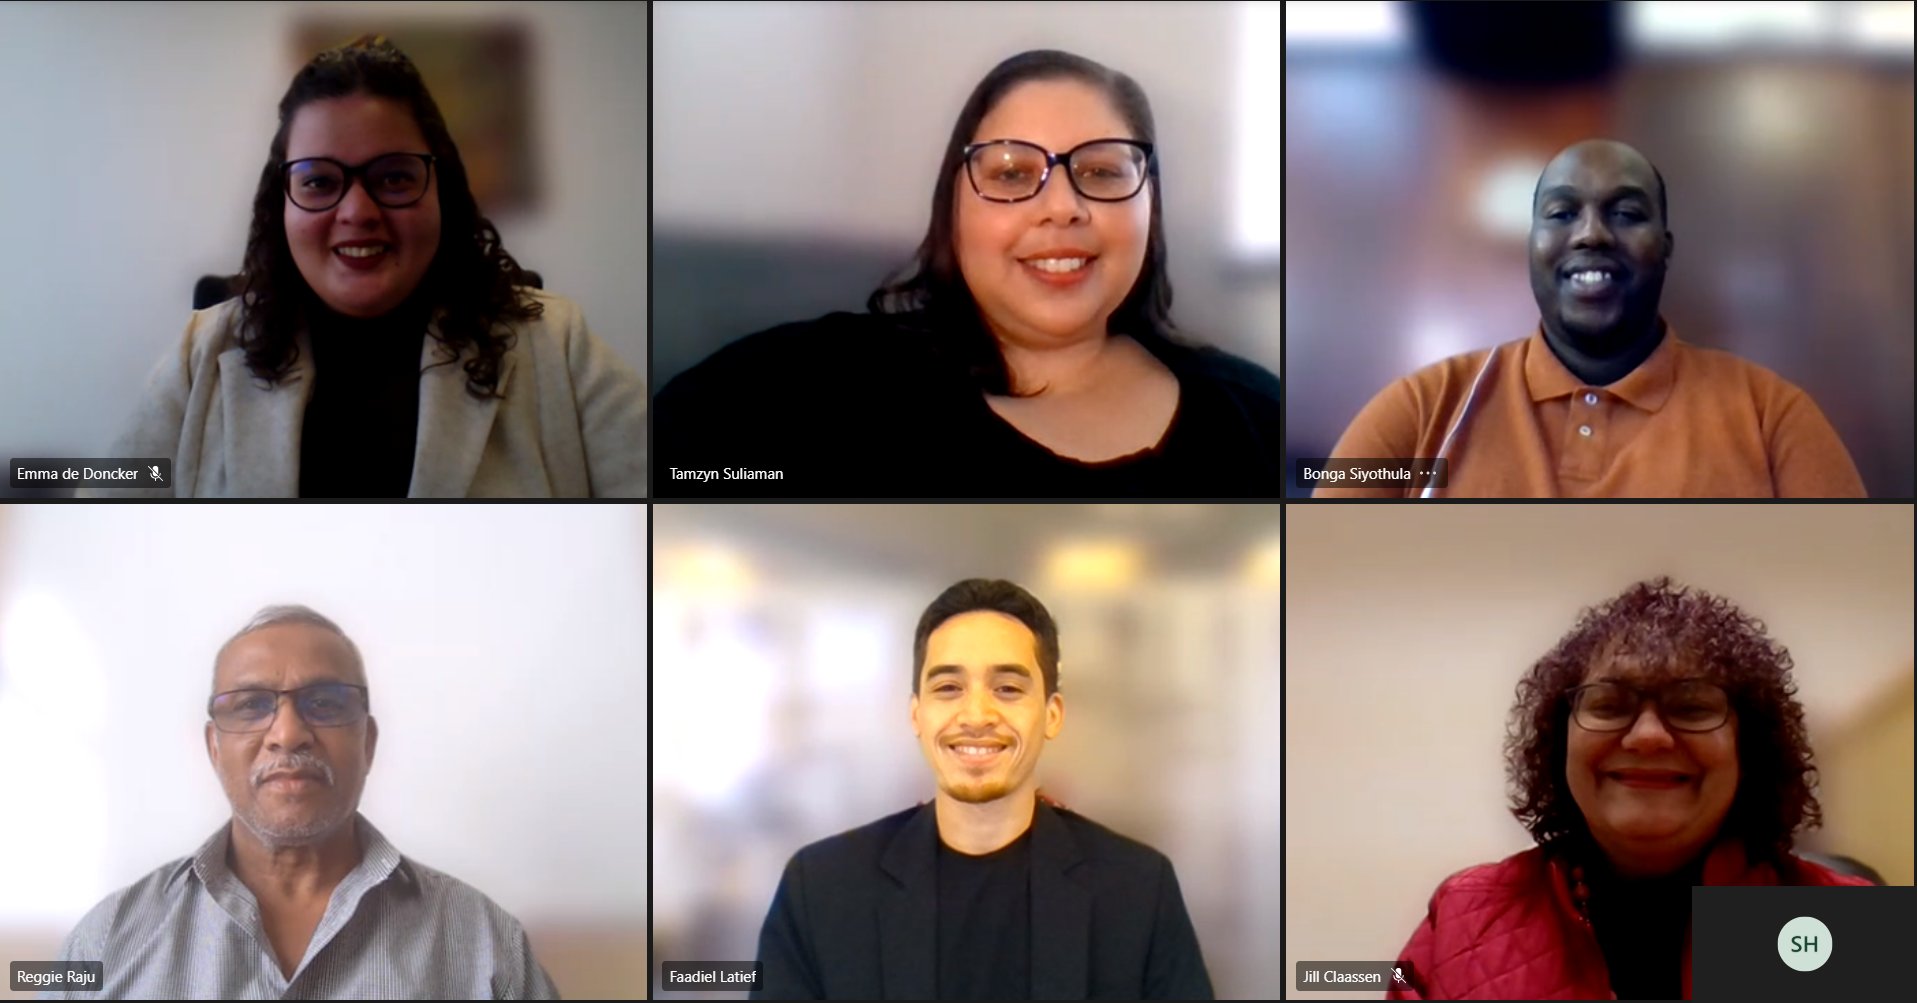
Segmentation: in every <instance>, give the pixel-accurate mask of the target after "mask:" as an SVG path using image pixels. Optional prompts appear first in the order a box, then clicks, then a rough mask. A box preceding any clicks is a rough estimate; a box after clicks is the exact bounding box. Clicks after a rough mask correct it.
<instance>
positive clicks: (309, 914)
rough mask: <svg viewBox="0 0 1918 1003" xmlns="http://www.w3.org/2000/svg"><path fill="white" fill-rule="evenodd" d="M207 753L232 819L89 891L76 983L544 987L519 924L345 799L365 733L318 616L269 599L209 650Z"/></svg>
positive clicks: (351, 653) (528, 991)
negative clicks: (95, 972) (105, 891)
mask: <svg viewBox="0 0 1918 1003" xmlns="http://www.w3.org/2000/svg"><path fill="white" fill-rule="evenodd" d="M207 716H208V721H207V724H206V750H207V759H208V760H209V761H210V762H211V763H212V765H213V770H214V772H215V773H216V774H218V775H219V778H220V784H221V786H222V787H224V788H225V789H226V796H227V800H228V801H229V802H230V803H231V804H232V806H233V818H232V820H231V821H230V822H229V823H228V824H226V825H223V826H221V827H220V830H219V831H218V832H216V833H214V834H213V838H211V839H209V840H207V841H206V843H205V844H203V845H202V846H201V847H200V849H199V850H198V851H197V852H196V853H194V855H192V856H190V857H187V858H185V859H183V860H179V861H175V862H173V863H170V864H168V865H166V866H164V867H162V868H160V869H159V870H157V871H154V872H153V873H152V874H149V875H148V876H146V877H145V878H143V879H141V880H140V881H138V882H136V883H134V884H133V885H131V886H130V887H128V888H126V889H123V890H121V891H119V892H116V893H114V894H113V895H111V896H109V897H108V898H107V899H106V901H104V902H102V903H100V904H99V905H98V906H96V907H95V908H94V909H93V911H92V912H90V913H88V914H87V916H86V918H85V919H83V920H81V921H80V925H79V926H78V927H77V928H76V929H75V930H74V931H73V933H72V935H71V936H69V937H68V938H67V942H66V945H65V946H64V947H63V949H62V953H61V958H62V959H64V960H67V961H99V962H102V963H103V967H104V971H103V976H104V977H103V985H102V986H101V987H100V988H99V989H98V990H97V991H95V992H92V993H86V994H78V993H75V994H71V995H73V996H76V997H77V996H81V995H84V996H86V997H88V998H98V997H101V996H105V997H107V998H115V999H119V998H130V997H147V998H168V999H180V998H207V999H215V998H217V999H239V998H261V997H266V998H309V999H325V998H360V999H413V998H435V999H447V998H450V999H487V998H491V999H552V998H556V994H555V992H554V989H553V984H552V982H551V981H550V980H549V979H548V978H547V976H546V973H545V972H544V971H543V970H542V969H541V968H540V966H539V963H538V962H537V961H535V960H534V958H533V952H532V949H531V947H530V945H529V944H528V942H527V939H526V934H525V931H524V930H522V929H521V927H520V925H519V922H518V921H517V920H515V919H514V918H513V917H512V916H510V915H508V914H507V913H506V912H505V910H503V909H501V908H500V907H499V906H497V905H495V904H494V903H493V902H492V900H490V899H488V898H487V897H486V896H484V895H482V894H480V893H479V892H478V891H476V890H475V889H473V888H472V887H470V886H468V885H466V884H464V883H462V882H460V881H458V880H456V879H454V878H452V877H449V876H447V875H445V874H442V873H440V872H438V871H435V870H433V869H431V868H428V867H425V866H423V865H421V864H419V863H418V862H416V861H413V860H411V859H408V858H407V857H404V856H402V855H401V854H400V852H399V851H398V850H396V849H394V847H393V845H392V844H391V843H389V842H387V841H386V838H385V837H384V836H382V835H380V832H379V830H377V829H375V828H373V826H372V824H371V823H369V822H367V820H366V819H364V818H362V817H361V816H360V815H359V813H358V808H359V802H360V792H361V790H362V788H363V787H364V785H365V781H366V774H367V772H368V770H369V769H371V767H372V765H373V753H374V750H375V748H376V747H377V746H378V744H379V737H380V731H379V725H378V723H377V722H376V721H375V720H374V719H373V718H372V716H371V702H370V698H369V691H368V688H367V680H366V667H365V664H364V663H363V662H362V661H361V658H360V653H359V649H358V647H357V646H355V645H354V644H353V642H352V640H351V639H349V638H348V637H347V636H346V634H345V633H344V632H343V631H342V630H341V629H340V628H339V626H338V625H336V624H334V623H333V622H332V621H331V620H328V619H327V618H326V617H324V616H321V615H320V614H318V613H316V612H314V611H312V610H310V609H307V608H306V607H303V606H272V607H268V608H266V609H264V610H262V611H261V612H260V613H259V614H258V615H257V616H255V617H254V618H253V620H252V622H250V623H248V624H247V625H246V626H245V627H244V628H242V629H241V630H240V632H239V633H238V634H236V635H235V636H234V637H233V638H232V639H231V640H229V641H228V642H227V643H226V645H225V646H224V647H222V648H221V649H220V652H219V654H218V656H216V658H215V660H214V669H213V696H212V698H211V699H210V700H209V701H208V703H207Z"/></svg>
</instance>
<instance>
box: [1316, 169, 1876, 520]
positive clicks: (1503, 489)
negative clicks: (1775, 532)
mask: <svg viewBox="0 0 1918 1003" xmlns="http://www.w3.org/2000/svg"><path fill="white" fill-rule="evenodd" d="M1673 244H1674V239H1673V237H1672V233H1671V231H1670V229H1668V227H1667V218H1666V200H1665V180H1664V178H1663V176H1661V175H1660V174H1659V173H1658V171H1657V169H1656V168H1654V167H1653V166H1652V164H1651V162H1650V161H1648V160H1646V159H1645V157H1644V156H1643V155H1642V154H1640V153H1639V152H1638V151H1637V150H1634V149H1632V148H1631V147H1629V146H1626V145H1625V144H1623V143H1617V142H1612V141H1610V140H1587V141H1585V142H1581V143H1577V144H1575V145H1573V146H1571V147H1569V148H1567V149H1566V150H1564V151H1563V152H1561V153H1560V154H1559V155H1558V156H1556V157H1554V158H1553V159H1552V162H1551V163H1550V164H1548V165H1546V168H1545V172H1544V173H1543V174H1541V175H1540V176H1539V179H1538V187H1537V190H1536V192H1535V194H1534V195H1533V198H1532V230H1531V242H1530V259H1531V266H1530V268H1531V280H1532V295H1533V297H1534V298H1535V299H1537V300H1538V307H1539V316H1540V321H1539V327H1538V329H1537V330H1536V331H1534V332H1533V333H1532V335H1531V336H1530V337H1528V338H1524V339H1521V340H1518V341H1512V342H1507V343H1505V344H1503V345H1500V346H1498V347H1496V348H1492V349H1481V350H1479V351H1475V352H1468V353H1466V354H1464V355H1458V356H1454V357H1452V358H1450V359H1446V360H1444V361H1442V362H1438V363H1435V364H1433V365H1431V366H1427V367H1426V368H1424V369H1421V370H1419V371H1418V372H1416V373H1413V374H1412V375H1411V376H1408V377H1406V378H1404V379H1402V380H1399V381H1398V382H1397V383H1394V384H1393V385H1391V386H1389V387H1387V388H1385V390H1383V391H1382V392H1380V393H1379V395H1378V396H1377V397H1374V398H1373V399H1372V401H1371V403H1369V404H1367V405H1366V406H1365V408H1364V410H1362V411H1360V412H1359V415H1358V417H1357V418H1356V419H1354V420H1353V422H1352V424H1351V426H1350V427H1348V428H1347V429H1346V431H1345V435H1344V436H1342V437H1341V438H1340V439H1339V443H1338V445H1337V446H1336V447H1334V449H1333V456H1334V457H1337V458H1342V459H1430V458H1440V457H1442V458H1444V459H1446V460H1447V461H1448V466H1449V470H1448V477H1447V483H1446V485H1445V486H1444V487H1443V488H1437V489H1434V490H1433V492H1432V493H1433V494H1439V495H1444V496H1449V497H1459V498H1463V497H1493V498H1533V497H1544V498H1557V497H1609V498H1618V497H1625V498H1661V497H1706V498H1774V497H1776V498H1829V497H1862V496H1863V495H1864V493H1865V492H1864V484H1863V482H1862V481H1860V479H1859V477H1858V470H1857V468H1856V467H1854V466H1853V465H1852V461H1851V455H1850V454H1849V453H1847V452H1846V451H1845V446H1844V443H1843V442H1841V441H1839V438H1838V434H1837V432H1835V431H1834V430H1833V429H1832V427H1831V423H1830V422H1828V421H1826V420H1825V416H1824V414H1823V413H1822V412H1820V411H1819V410H1818V406H1817V405H1816V404H1814V403H1812V400H1811V398H1810V397H1808V396H1806V394H1805V392H1804V391H1802V390H1800V389H1798V388H1797V387H1795V386H1793V385H1792V384H1790V383H1787V382H1786V381H1785V380H1783V379H1781V378H1780V377H1779V376H1777V375H1776V374H1774V373H1772V372H1771V371H1769V370H1767V369H1764V368H1762V367H1760V366H1757V365H1754V364H1753V363H1750V362H1746V361H1745V360H1743V359H1740V358H1738V357H1736V356H1734V355H1731V354H1729V353H1727V352H1722V351H1716V350H1712V349H1706V348H1699V347H1696V346H1694V345H1690V344H1687V343H1686V342H1684V341H1682V340H1680V338H1679V335H1678V332H1677V331H1676V330H1674V329H1673V328H1672V326H1671V325H1670V324H1668V323H1666V321H1665V319H1664V318H1663V317H1661V316H1659V313H1658V303H1659V296H1660V293H1661V292H1662V291H1663V289H1664V285H1665V269H1666V265H1667V263H1668V262H1669V261H1670V259H1671V256H1672V248H1673ZM1421 493H1423V486H1422V485H1411V486H1406V485H1400V484H1395V485H1394V486H1390V487H1376V488H1372V487H1367V488H1336V487H1326V488H1321V489H1319V490H1318V491H1317V492H1316V495H1317V496H1318V497H1334V498H1342V497H1393V496H1405V495H1410V496H1418V495H1420V494H1421Z"/></svg>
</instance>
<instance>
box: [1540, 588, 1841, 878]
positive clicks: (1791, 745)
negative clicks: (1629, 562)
mask: <svg viewBox="0 0 1918 1003" xmlns="http://www.w3.org/2000/svg"><path fill="white" fill-rule="evenodd" d="M1601 661H1608V662H1609V661H1624V662H1629V663H1633V664H1636V665H1638V666H1640V667H1642V668H1644V669H1647V670H1650V671H1654V672H1684V673H1686V674H1692V673H1697V674H1700V675H1703V676H1704V677H1706V678H1708V679H1710V680H1712V681H1713V682H1716V683H1717V684H1719V685H1720V686H1722V687H1724V688H1725V691H1726V693H1727V694H1729V695H1730V696H1731V701H1732V708H1733V710H1734V712H1735V713H1736V715H1737V722H1738V793H1737V795H1736V796H1734V797H1733V799H1732V806H1731V810H1730V811H1728V812H1727V813H1726V815H1725V820H1724V822H1723V823H1721V825H1720V827H1719V838H1720V839H1727V838H1731V839H1738V840H1740V841H1741V842H1743V844H1744V847H1745V852H1746V856H1747V858H1748V859H1750V860H1753V861H1767V862H1770V863H1773V864H1780V863H1782V862H1783V861H1784V857H1785V855H1786V854H1788V853H1790V852H1791V847H1792V836H1793V834H1794V833H1796V832H1797V831H1798V830H1800V829H1809V828H1813V827H1816V826H1817V825H1818V824H1819V823H1820V821H1821V818H1820V814H1819V810H1818V796H1817V794H1816V793H1815V789H1816V787H1817V780H1818V769H1817V767H1815V766H1813V765H1812V756H1811V742H1810V740H1809V739H1808V738H1807V737H1806V735H1805V712H1804V708H1803V707H1802V706H1800V705H1799V703H1798V700H1797V698H1796V695H1797V692H1798V688H1797V686H1796V684H1794V683H1793V682H1792V677H1791V670H1792V660H1791V653H1790V652H1788V651H1786V650H1785V648H1784V646H1783V645H1781V644H1779V643H1778V642H1776V641H1773V640H1772V639H1771V638H1770V637H1768V636H1766V634H1765V625H1764V624H1763V623H1761V622H1760V621H1758V620H1757V619H1756V618H1754V617H1752V616H1749V615H1747V614H1746V613H1745V612H1743V611H1742V610H1740V609H1739V608H1738V607H1736V606H1734V605H1732V604H1731V602H1730V601H1728V600H1726V599H1723V598H1720V597H1718V596H1715V595H1712V594H1711V593H1708V592H1701V591H1698V590H1696V589H1688V588H1685V587H1683V586H1679V585H1674V584H1672V581H1671V579H1669V578H1657V579H1653V580H1651V581H1645V582H1639V583H1638V584H1636V585H1633V586H1632V587H1631V588H1629V589H1626V590H1625V591H1624V592H1623V593H1621V594H1620V595H1618V596H1616V597H1614V598H1613V599H1611V600H1609V601H1608V602H1605V603H1603V604H1602V605H1599V606H1595V607H1592V608H1590V609H1587V610H1585V611H1583V612H1582V613H1581V614H1580V615H1579V618H1578V622H1577V624H1575V625H1574V626H1573V627H1572V630H1571V632H1570V633H1568V634H1566V635H1565V636H1564V637H1563V638H1561V639H1560V640H1559V642H1558V644H1557V645H1556V646H1555V647H1553V648H1552V650H1551V651H1550V652H1548V653H1547V654H1546V655H1545V657H1543V658H1541V659H1539V660H1538V661H1537V662H1536V663H1535V664H1533V666H1532V668H1531V671H1529V672H1527V673H1526V674H1525V678H1523V679H1521V680H1520V681H1519V684H1518V692H1517V700H1516V701H1515V703H1514V704H1513V707H1512V717H1511V726H1510V729H1509V731H1508V732H1507V735H1506V739H1505V757H1506V771H1507V777H1508V780H1509V781H1510V785H1511V808H1512V814H1514V815H1516V816H1517V817H1518V820H1519V822H1520V823H1521V824H1523V825H1524V826H1525V828H1526V829H1528V830H1529V831H1530V832H1531V834H1532V838H1533V839H1534V840H1536V841H1537V842H1538V844H1539V845H1540V846H1544V847H1547V848H1548V849H1564V850H1566V851H1568V852H1571V853H1589V852H1590V851H1591V845H1592V841H1591V830H1590V829H1589V828H1588V827H1587V826H1586V822H1585V816H1584V813H1583V812H1581V811H1580V810H1579V807H1578V803H1577V802H1576V801H1574V800H1573V798H1572V792H1571V788H1570V786H1569V784H1568V782H1567V781H1566V779H1565V764H1566V757H1567V749H1566V742H1567V740H1568V738H1569V732H1570V727H1569V725H1570V718H1571V697H1570V696H1569V694H1568V693H1567V691H1568V690H1570V689H1571V688H1572V687H1574V686H1577V685H1579V684H1580V683H1581V682H1583V681H1584V679H1585V676H1586V674H1587V673H1588V672H1590V671H1591V669H1592V668H1593V667H1594V666H1595V665H1596V664H1598V663H1599V662H1601Z"/></svg>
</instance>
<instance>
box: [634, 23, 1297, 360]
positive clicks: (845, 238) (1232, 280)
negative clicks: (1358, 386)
mask: <svg viewBox="0 0 1918 1003" xmlns="http://www.w3.org/2000/svg"><path fill="white" fill-rule="evenodd" d="M653 31H654V34H655V36H656V41H655V43H654V46H653V59H654V69H653V84H654V88H655V90H656V92H657V94H658V98H657V100H655V101H654V103H653V116H654V122H653V130H654V131H653V136H654V154H653V164H654V168H655V170H656V171H657V174H656V175H655V184H654V187H653V251H654V262H655V272H654V280H655V283H654V284H655V294H654V328H653V332H654V333H653V345H652V350H653V357H652V369H651V378H652V382H653V386H654V387H655V388H658V387H659V386H660V385H662V384H664V383H665V382H666V381H667V380H669V379H671V378H672V377H674V376H676V375H678V374H679V373H680V372H681V371H682V370H684V369H686V368H687V367H689V366H691V365H693V364H695V363H697V362H699V361H700V360H701V359H703V358H705V357H706V356H707V355H709V354H711V353H712V352H713V351H714V350H715V349H717V348H719V347H720V346H722V345H724V344H726V343H728V342H730V341H733V340H735V339H737V338H740V337H743V336H744V335H747V334H751V333H753V332H755V331H759V330H763V329H765V328H767V327H771V326H773V325H776V324H781V323H786V322H790V321H799V320H811V319H813V318H815V317H818V316H820V315H822V314H825V313H828V312H831V311H834V310H855V311H863V310H864V309H865V302H866V297H867V295H868V294H870V293H871V292H872V291H873V290H874V289H875V288H877V287H878V286H879V284H880V283H881V282H882V281H884V280H885V278H886V277H887V276H888V275H889V274H890V273H891V272H892V271H893V270H895V269H897V268H899V267H900V266H902V265H904V264H905V263H906V262H907V260H908V259H909V258H910V257H911V255H912V252H913V251H914V249H915V248H917V247H918V246H919V241H920V240H921V239H922V238H923V237H924V236H925V234H926V228H927V226H928V224H929V223H930V221H931V217H930V211H931V203H932V189H933V185H934V183H935V182H936V181H937V178H936V177H935V174H936V173H937V172H938V169H939V162H940V156H941V154H942V153H943V151H944V148H945V143H946V140H947V138H948V136H949V134H950V133H951V131H952V125H953V122H954V121H956V120H957V119H958V117H959V109H960V106H961V105H963V104H964V103H965V100H966V97H967V96H968V95H970V94H971V93H972V89H973V87H974V86H976V85H977V84H978V83H979V81H980V80H981V79H982V78H983V77H984V76H985V75H986V73H987V72H989V71H990V70H991V69H992V68H993V66H995V65H997V64H998V63H999V62H1000V61H1001V60H1004V59H1006V58H1007V57H1009V56H1012V55H1015V54H1017V53H1020V52H1024V51H1026V50H1028V49H1041V48H1053V49H1065V50H1067V51H1070V52H1075V53H1078V54H1079V55H1082V56H1086V57H1088V58H1091V59H1094V60H1097V61H1099V62H1101V63H1104V64H1106V65H1107V66H1110V67H1112V68H1113V69H1116V70H1119V71H1121V72H1123V73H1126V74H1128V75H1130V76H1131V77H1132V78H1133V79H1135V80H1137V81H1138V82H1139V85H1140V86H1141V87H1143V88H1144V89H1145V92H1146V96H1147V98H1148V99H1149V100H1150V101H1151V103H1152V111H1153V115H1154V117H1155V119H1156V120H1157V124H1158V128H1159V145H1158V158H1159V168H1160V179H1161V184H1162V189H1163V198H1164V206H1165V227H1166V240H1167V245H1168V256H1169V261H1170V266H1171V279H1172V285H1173V289H1174V290H1175V292H1176V293H1177V297H1176V301H1175V308H1174V317H1175V319H1176V320H1177V321H1178V323H1179V324H1180V325H1181V326H1182V327H1184V328H1185V329H1186V330H1187V333H1188V334H1189V335H1191V336H1192V337H1193V339H1194V340H1197V341H1200V342H1202V343H1206V344H1212V345H1216V346H1218V347H1220V348H1224V349H1226V350H1228V351H1232V352H1235V353H1238V354H1240V355H1242V356H1244V357H1246V358H1249V359H1251V360H1252V361H1254V362H1257V363H1259V364H1261V365H1263V366H1265V367H1266V368H1268V369H1270V370H1272V371H1273V372H1277V371H1278V369H1279V365H1280V362H1281V361H1282V360H1281V358H1280V351H1279V310H1278V297H1277V293H1276V285H1277V271H1276V268H1274V269H1271V270H1270V275H1269V278H1270V282H1271V284H1272V285H1273V287H1274V292H1273V293H1272V295H1270V296H1269V297H1265V298H1264V299H1263V300H1261V299H1259V298H1257V297H1252V296H1249V295H1248V293H1249V290H1247V289H1245V288H1241V284H1240V283H1239V282H1238V281H1237V279H1236V277H1235V273H1236V272H1237V270H1238V269H1240V268H1241V267H1242V266H1243V264H1244V255H1243V248H1241V247H1240V246H1239V244H1238V243H1236V242H1235V237H1234V233H1235V230H1237V229H1240V228H1242V227H1243V225H1244V224H1245V222H1246V218H1247V217H1248V216H1250V217H1253V218H1254V219H1255V220H1256V222H1257V224H1258V225H1261V226H1263V227H1264V228H1265V229H1266V230H1268V231H1270V232H1271V233H1272V234H1273V235H1274V239H1275V241H1276V234H1277V222H1278V208H1279V204H1278V189H1277V185H1278V179H1279V176H1280V171H1279V164H1280V159H1281V158H1280V155H1279V139H1280V133H1279V88H1280V80H1279V74H1278V72H1277V71H1278V60H1277V59H1276V58H1275V56H1276V54H1277V53H1278V51H1279V46H1280V41H1281V33H1280V30H1279V5H1278V4H1276V3H1273V4H1262V5H1247V4H1226V3H1127V4H1109V3H1047V4H985V3H912V4H899V3H726V4H704V3H656V4H654V5H653ZM1254 42H1258V43H1259V44H1253V43H1254ZM1247 163H1250V164H1251V165H1252V168H1251V171H1250V172H1249V181H1248V180H1247V179H1248V172H1247V171H1246V170H1244V169H1243V165H1244V164H1247Z"/></svg>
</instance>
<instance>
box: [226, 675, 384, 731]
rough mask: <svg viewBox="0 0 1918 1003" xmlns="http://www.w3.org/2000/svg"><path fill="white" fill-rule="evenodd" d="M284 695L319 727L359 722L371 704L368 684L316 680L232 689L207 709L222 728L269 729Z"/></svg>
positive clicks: (234, 729) (303, 715)
mask: <svg viewBox="0 0 1918 1003" xmlns="http://www.w3.org/2000/svg"><path fill="white" fill-rule="evenodd" d="M283 696H285V697H292V698H293V709H294V710H295V711H297V712H298V713H299V715H300V720H302V721H305V722H306V723H307V724H310V725H312V726H313V727H315V728H344V727H346V726H347V725H351V724H359V723H360V722H361V721H363V720H365V719H366V713H367V710H368V709H369V706H370V705H369V702H368V700H367V691H366V687H364V686H356V685H354V684H352V683H315V684H314V685H312V686H302V687H300V688H299V689H296V690H265V689H250V690H228V691H226V692H225V693H220V694H216V695H215V696H214V697H213V699H211V700H208V701H207V704H206V713H207V716H208V717H210V718H212V719H213V726H214V727H215V728H218V729H220V730H221V731H233V732H244V731H265V730H266V729H268V728H271V727H273V719H274V718H276V717H278V716H279V712H280V698H281V697H283Z"/></svg>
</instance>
